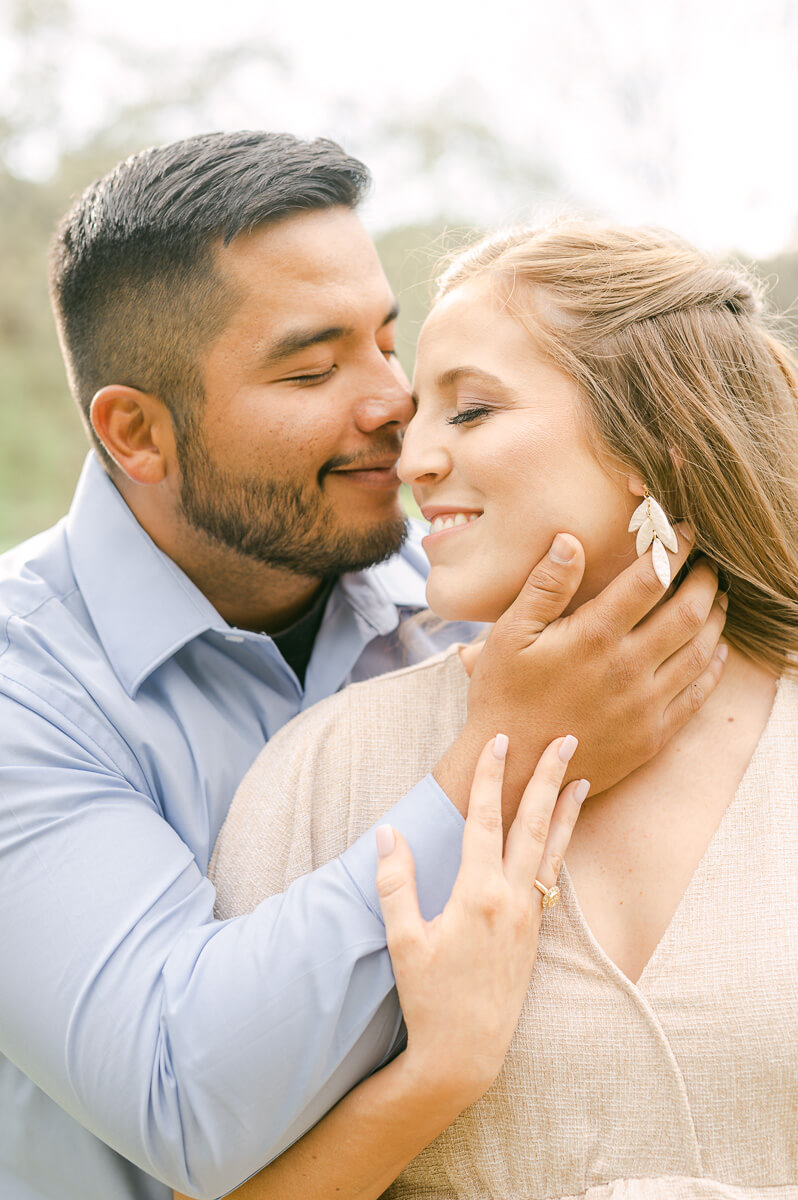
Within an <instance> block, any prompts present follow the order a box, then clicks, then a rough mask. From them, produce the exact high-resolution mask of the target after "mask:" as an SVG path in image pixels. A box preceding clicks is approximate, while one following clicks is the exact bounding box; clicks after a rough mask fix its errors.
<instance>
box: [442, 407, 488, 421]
mask: <svg viewBox="0 0 798 1200" xmlns="http://www.w3.org/2000/svg"><path fill="white" fill-rule="evenodd" d="M492 411H493V410H492V409H490V408H488V406H487V405H485V404H475V405H473V406H472V407H471V408H464V409H461V410H460V412H456V413H454V415H453V416H451V417H447V418H446V423H447V425H465V424H467V423H468V422H469V421H478V420H479V418H480V417H487V416H490V414H491V412H492Z"/></svg>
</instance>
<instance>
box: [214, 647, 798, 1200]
mask: <svg viewBox="0 0 798 1200" xmlns="http://www.w3.org/2000/svg"><path fill="white" fill-rule="evenodd" d="M467 685H468V680H467V676H466V674H465V671H464V669H463V667H462V665H461V662H460V659H459V656H458V655H457V654H456V652H454V651H448V652H446V653H445V654H443V655H439V656H438V657H437V658H434V659H430V660H429V661H428V662H426V663H422V664H420V665H418V666H415V667H411V668H409V669H407V670H405V671H399V672H395V673H394V674H392V675H388V676H383V677H382V678H381V679H378V680H371V681H369V682H366V683H360V684H356V685H355V686H353V687H350V688H348V689H347V690H346V691H345V692H342V693H340V694H339V695H337V696H333V697H331V698H330V699H329V700H326V701H324V702H323V703H321V704H319V705H317V707H316V708H314V709H312V710H310V711H308V712H307V713H304V714H302V715H301V716H299V717H298V718H296V719H295V720H294V721H292V722H291V723H290V724H289V725H287V726H286V727H285V728H284V729H283V730H281V731H280V733H278V734H277V736H276V737H274V738H273V739H272V740H271V741H270V742H269V744H268V746H267V747H266V749H265V750H264V751H263V753H262V754H261V755H260V757H259V758H258V759H257V761H256V762H255V764H254V766H253V767H252V768H251V770H250V772H249V773H248V775H247V776H246V778H245V779H244V781H243V783H242V785H241V787H240V789H239V791H238V793H237V795H236V798H235V800H234V801H233V805H232V808H231V810H230V815H229V817H228V819H227V821H226V823H225V825H224V827H223V828H222V830H221V833H220V835H219V840H218V842H217V845H216V851H215V854H214V859H213V862H212V864H211V877H212V878H213V879H214V882H215V884H216V887H217V889H218V909H217V911H218V915H219V916H221V917H229V916H233V915H235V914H238V913H242V912H246V911H249V910H250V909H252V908H254V907H255V905H257V904H258V902H259V901H260V900H261V899H263V897H264V896H267V895H269V894H272V893H275V892H280V891H283V890H284V889H285V887H286V886H287V885H288V884H289V883H291V881H292V880H294V879H296V878H297V877H298V876H299V875H302V874H304V873H306V872H307V871H311V870H313V869H314V868H316V867H318V866H321V865H322V864H323V863H325V862H327V861H328V860H329V859H331V858H333V857H334V856H336V855H338V854H339V853H340V852H342V851H343V850H344V849H345V848H346V847H347V846H348V845H349V844H351V842H352V841H354V840H355V839H356V838H357V837H358V836H359V835H360V834H361V833H363V832H364V831H365V830H367V829H368V828H369V826H371V825H373V824H374V823H375V822H378V820H379V818H380V815H381V814H382V813H383V812H385V811H386V810H387V809H388V808H389V807H390V806H391V805H392V804H393V803H394V802H395V800H396V798H397V797H398V796H401V795H402V794H403V793H404V792H405V791H407V790H409V789H410V787H411V786H412V785H413V784H415V783H416V782H417V781H418V780H419V779H420V778H421V777H422V776H423V775H424V774H425V773H426V772H427V771H429V770H430V769H431V768H432V766H434V764H435V763H436V762H437V760H438V758H439V757H440V754H441V752H442V750H443V749H444V748H445V747H446V746H448V745H449V743H450V742H451V741H452V739H453V738H454V736H455V735H456V734H457V732H458V731H459V730H460V729H461V728H462V725H463V723H464V720H465V704H466V691H467ZM560 887H561V889H562V901H561V903H560V905H559V906H558V907H556V908H553V909H550V910H548V911H547V912H546V914H545V916H544V920H543V924H542V928H541V935H540V944H539V953H538V959H537V963H536V965H535V969H534V974H533V978H532V983H531V986H530V989H529V995H528V997H527V1001H526V1004H525V1006H524V1009H523V1011H522V1013H521V1018H520V1021H519V1025H518V1029H517V1031H516V1034H515V1037H514V1039H513V1042H512V1045H511V1047H510V1050H509V1052H508V1054H507V1058H506V1060H505V1064H504V1067H503V1069H502V1072H501V1074H500V1076H499V1078H498V1079H497V1080H496V1082H495V1084H494V1085H493V1087H492V1088H491V1089H490V1091H489V1092H488V1093H487V1094H486V1095H485V1096H484V1097H483V1098H482V1099H481V1100H480V1101H478V1103H476V1104H474V1105H472V1106H471V1108H469V1109H467V1110H466V1111H465V1112H464V1113H462V1114H461V1116H460V1117H459V1118H458V1119H457V1121H455V1123H454V1124H453V1125H452V1126H451V1127H450V1128H449V1129H448V1130H446V1132H445V1133H443V1134H442V1135H441V1136H440V1137H439V1138H437V1140H436V1141H435V1142H433V1143H432V1144H431V1145H430V1146H429V1147H428V1148H427V1149H426V1150H425V1151H424V1152H423V1153H422V1154H420V1155H419V1157H418V1158H416V1159H415V1160H414V1161H413V1162H412V1163H411V1164H410V1165H409V1166H408V1167H407V1169H406V1170H405V1171H404V1172H403V1173H402V1175H401V1176H400V1177H399V1179H397V1180H396V1182H395V1183H394V1184H393V1185H392V1187H391V1188H390V1189H389V1191H388V1192H387V1193H386V1196H388V1197H391V1200H394V1198H396V1197H414V1198H418V1200H421V1198H430V1200H433V1198H434V1200H455V1198H457V1200H549V1198H555V1197H577V1196H579V1197H588V1198H589V1200H610V1198H612V1200H682V1198H684V1200H687V1198H690V1200H693V1198H695V1200H699V1198H701V1200H709V1198H710V1197H712V1198H714V1197H717V1198H719V1200H720V1198H725V1200H742V1198H743V1197H745V1198H746V1200H754V1198H756V1200H798V683H796V682H794V681H790V680H788V679H786V678H783V679H782V680H781V682H780V684H779V688H778V691H777V694H776V700H775V703H774V707H773V710H772V713H771V716H770V719H769V722H768V724H767V727H766V728H765V731H764V733H763V735H762V737H761V739H760V742H759V744H758V746H757V748H756V751H755V752H754V756H753V758H752V760H751V762H750V765H749V767H748V769H747V771H746V773H745V776H744V778H743V780H742V782H741V783H740V786H739V788H738V789H737V792H736V794H735V797H734V799H733V801H732V803H731V804H730V805H729V807H728V809H727V810H726V813H725V815H724V817H723V820H722V821H721V824H720V826H719V828H718V829H717V831H716V833H715V835H714V837H713V838H712V841H711V842H710V844H709V846H708V848H707V850H706V852H705V854H704V857H703V858H702V860H701V862H700V864H699V866H698V868H697V870H696V872H695V875H694V876H693V878H692V880H691V882H690V885H689V886H688V888H687V891H686V892H685V894H684V896H683V897H682V900H681V903H680V905H679V907H678V909H677V911H676V913H675V915H674V917H673V919H672V921H671V924H670V925H669V927H668V929H667V931H666V932H665V934H664V936H663V938H662V940H661V941H660V943H659V945H658V946H657V948H656V950H655V951H654V954H653V956H652V958H651V959H650V961H649V962H648V964H647V966H646V968H645V970H644V971H643V974H642V976H641V978H640V979H639V981H638V982H637V984H632V983H630V982H629V980H628V979H627V978H626V977H625V976H624V975H623V974H622V972H621V971H620V970H618V968H617V967H615V965H614V964H613V963H612V962H611V961H610V959H609V958H608V957H607V955H606V954H605V953H604V952H603V950H602V949H601V948H600V946H599V945H598V943H597V942H596V940H595V938H594V937H593V936H592V934H591V932H590V930H589V928H588V927H587V925H586V924H585V921H584V919H583V917H582V914H581V912H580V909H579V905H578V903H577V899H576V896H575V894H574V892H573V889H572V887H571V885H570V881H569V878H568V873H567V870H566V869H565V868H563V871H562V874H561V877H560Z"/></svg>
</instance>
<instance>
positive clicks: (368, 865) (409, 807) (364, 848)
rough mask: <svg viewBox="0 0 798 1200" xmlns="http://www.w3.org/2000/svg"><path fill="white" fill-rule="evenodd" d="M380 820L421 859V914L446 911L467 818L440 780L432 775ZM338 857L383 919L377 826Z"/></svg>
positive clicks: (418, 865)
mask: <svg viewBox="0 0 798 1200" xmlns="http://www.w3.org/2000/svg"><path fill="white" fill-rule="evenodd" d="M380 824H381V825H393V827H394V828H395V829H398V830H399V832H400V833H402V834H403V835H404V837H405V838H406V839H407V842H408V845H409V846H410V849H411V850H412V851H413V858H414V859H415V861H416V884H417V886H418V903H419V908H420V909H421V915H422V916H423V917H424V919H425V920H427V921H431V920H432V918H433V917H437V916H438V914H439V913H440V912H441V911H442V910H443V908H444V905H445V904H446V901H447V900H448V899H449V896H450V895H451V891H452V886H453V884H454V881H455V878H456V876H457V872H458V870H459V869H460V853H461V850H462V845H463V828H464V826H465V821H464V819H463V817H462V816H461V815H460V813H459V811H458V810H457V809H456V808H455V806H454V805H453V804H452V802H451V800H450V799H449V797H448V796H447V795H446V793H445V792H444V790H443V789H442V788H441V787H440V786H439V784H437V783H436V782H435V780H434V779H433V777H432V776H431V775H427V776H426V778H424V779H422V780H421V782H420V783H417V784H416V786H415V787H414V788H413V789H412V790H411V791H409V792H408V793H407V795H406V796H403V797H402V799H401V800H400V801H399V803H398V804H395V805H394V806H393V808H392V809H390V810H389V811H388V812H387V813H386V814H385V816H384V817H383V819H382V821H380ZM339 861H340V862H341V863H342V864H343V865H344V867H345V868H346V870H347V871H348V872H349V874H350V875H351V877H352V879H353V881H354V883H355V885H356V887H357V888H358V890H359V891H360V893H361V895H362V896H363V899H364V900H365V902H366V904H367V905H368V906H369V908H370V909H371V910H372V912H373V913H374V914H375V915H376V916H377V917H378V918H379V919H380V921H381V920H382V914H381V912H380V902H379V898H378V896H377V847H376V843H375V840H374V829H373V828H372V829H370V830H369V831H368V832H367V833H364V834H363V836H362V837H361V838H358V840H357V841H356V842H355V843H354V845H353V846H350V847H349V849H348V850H347V851H346V852H345V853H344V854H342V855H341V858H340V860H339Z"/></svg>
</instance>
